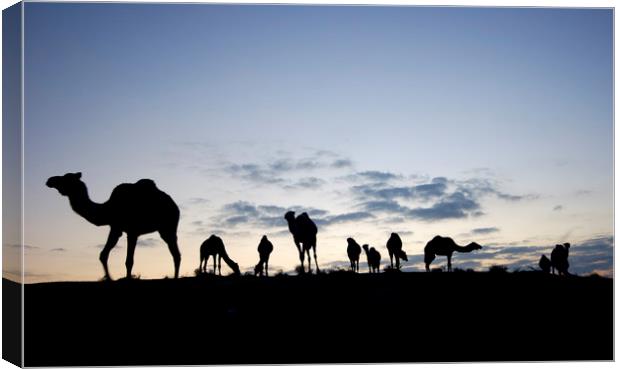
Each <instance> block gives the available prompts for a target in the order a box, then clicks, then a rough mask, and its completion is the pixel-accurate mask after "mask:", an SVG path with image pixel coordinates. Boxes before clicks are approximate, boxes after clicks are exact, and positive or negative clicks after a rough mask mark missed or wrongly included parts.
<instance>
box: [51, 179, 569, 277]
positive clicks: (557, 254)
mask: <svg viewBox="0 0 620 369" xmlns="http://www.w3.org/2000/svg"><path fill="white" fill-rule="evenodd" d="M81 178H82V173H80V172H77V173H67V174H65V175H62V176H55V177H50V178H49V179H48V180H47V182H46V185H47V186H48V187H50V188H55V189H56V190H57V191H58V192H59V193H60V194H61V195H63V196H67V197H68V198H69V203H70V205H71V208H72V209H73V210H74V211H75V212H76V213H77V214H79V215H80V216H82V217H83V218H84V219H86V220H87V221H89V222H90V223H92V224H94V225H96V226H103V225H107V226H110V233H109V235H108V239H107V241H106V243H105V246H104V247H103V249H102V250H101V253H100V255H99V260H100V261H101V263H102V265H103V269H104V272H105V277H104V278H105V279H108V280H110V279H111V278H110V274H109V271H108V257H109V255H110V251H111V250H112V249H113V248H114V246H116V243H117V242H118V239H119V238H120V237H121V235H122V234H123V232H124V233H126V235H127V258H126V261H125V267H126V269H127V278H131V276H132V274H131V270H132V268H133V256H134V252H135V248H136V243H137V241H138V237H139V236H140V235H143V234H147V233H151V232H159V235H160V236H161V238H162V240H164V242H165V243H166V244H167V245H168V249H169V250H170V253H171V254H172V259H173V261H174V277H175V278H178V276H179V267H180V264H181V253H180V252H179V247H178V244H177V227H178V224H179V216H180V212H179V208H178V206H177V205H176V203H175V202H174V200H172V198H171V197H170V196H169V195H168V194H166V193H165V192H163V191H161V190H159V189H158V188H157V186H156V185H155V182H153V181H152V180H150V179H141V180H139V181H137V182H136V183H123V184H120V185H118V186H116V187H115V188H114V190H113V191H112V194H111V195H110V198H109V199H108V201H106V202H104V203H101V204H99V203H95V202H93V201H92V200H91V199H90V198H89V196H88V189H87V187H86V184H85V183H84V182H82V180H81ZM284 219H286V221H287V223H288V228H289V231H290V233H291V234H292V236H293V241H294V242H295V246H296V247H297V251H298V252H299V259H300V262H301V268H300V271H301V272H302V273H305V266H304V259H305V257H306V256H307V258H308V271H309V272H311V271H312V270H311V259H310V250H311V249H312V252H313V255H314V262H315V265H316V271H317V272H318V271H319V263H318V260H317V256H316V246H317V242H316V235H317V232H318V229H317V227H316V224H315V223H314V222H313V221H312V220H311V219H310V217H309V216H308V214H307V213H302V214H300V215H298V216H297V217H296V216H295V213H294V212H292V211H289V212H287V213H286V214H285V215H284ZM402 247H403V243H402V241H401V239H400V237H399V236H398V234H396V233H392V234H391V235H390V238H389V239H388V241H387V243H386V248H387V251H388V255H389V257H390V268H391V269H396V270H399V269H400V261H401V260H404V261H408V259H407V254H406V253H405V252H404V251H403V249H402ZM481 248H482V246H480V245H479V244H477V243H475V242H472V243H470V244H468V245H467V246H459V245H457V244H456V243H455V242H454V241H453V240H452V239H451V238H450V237H441V236H435V237H434V238H433V239H432V240H430V241H429V242H428V243H427V244H426V246H425V247H424V264H425V269H426V271H427V272H428V271H430V264H431V263H432V262H433V260H435V257H436V256H438V255H439V256H446V257H447V259H448V271H451V270H452V254H453V253H454V252H472V251H475V250H480V249H481ZM569 248H570V244H568V243H565V244H563V245H556V247H555V248H554V249H553V251H552V252H551V258H550V259H549V258H547V257H546V256H545V255H543V256H542V257H541V258H540V262H539V266H540V268H541V269H542V270H543V271H544V272H546V273H550V272H551V273H554V274H555V271H557V273H558V274H559V275H568V274H569V273H568V267H569V263H568V251H569ZM362 249H363V250H364V252H365V253H366V257H367V261H368V271H369V273H378V272H379V268H380V265H381V254H380V253H379V251H377V250H376V249H375V248H374V247H369V246H368V245H366V244H365V245H363V246H361V247H360V245H359V244H358V243H357V242H356V241H355V240H354V239H353V238H348V239H347V255H348V257H349V260H350V262H351V270H353V271H354V272H358V271H359V258H360V255H361V253H362ZM272 251H273V244H272V243H271V242H270V241H269V240H268V239H267V236H263V237H262V238H261V240H260V243H259V245H258V253H259V257H260V260H259V262H258V264H257V265H256V267H255V268H254V272H255V275H263V273H264V274H265V275H269V274H268V273H269V256H270V254H271V252H272ZM209 257H213V272H214V273H215V270H216V267H217V269H218V272H219V274H220V275H221V261H222V259H224V262H225V263H226V264H227V265H228V266H229V267H230V268H231V269H232V270H233V272H234V273H235V274H237V275H238V274H240V269H239V265H238V264H237V263H235V262H234V261H233V260H232V259H231V258H230V257H229V256H228V253H227V252H226V248H225V246H224V242H223V241H222V239H221V238H220V237H218V236H216V235H211V236H210V237H209V238H208V239H206V240H205V241H204V242H203V243H202V245H201V246H200V266H199V269H198V271H199V272H202V273H206V271H207V262H208V260H209Z"/></svg>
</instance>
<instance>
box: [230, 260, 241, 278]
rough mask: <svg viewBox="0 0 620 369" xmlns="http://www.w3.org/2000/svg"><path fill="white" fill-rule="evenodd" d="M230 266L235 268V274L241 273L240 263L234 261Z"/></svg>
mask: <svg viewBox="0 0 620 369" xmlns="http://www.w3.org/2000/svg"><path fill="white" fill-rule="evenodd" d="M229 267H230V269H232V270H233V272H234V273H235V275H241V270H239V264H237V263H235V262H234V261H233V262H232V263H230V265H229Z"/></svg>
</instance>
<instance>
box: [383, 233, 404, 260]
mask: <svg viewBox="0 0 620 369" xmlns="http://www.w3.org/2000/svg"><path fill="white" fill-rule="evenodd" d="M386 247H387V249H388V254H389V255H390V266H391V267H392V268H394V260H393V259H394V258H396V269H400V259H403V260H404V261H409V259H407V254H406V253H405V252H404V251H403V241H402V240H401V239H400V236H399V235H398V234H397V233H392V234H391V235H390V238H389V239H388V241H387V244H386Z"/></svg>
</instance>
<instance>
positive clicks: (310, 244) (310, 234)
mask: <svg viewBox="0 0 620 369" xmlns="http://www.w3.org/2000/svg"><path fill="white" fill-rule="evenodd" d="M284 219H286V221H287V222H288V230H289V231H290V232H291V234H292V235H293V241H294V242H295V246H297V251H299V260H300V261H301V271H302V273H305V272H306V270H305V267H304V252H305V253H306V254H307V255H308V272H309V273H311V272H312V266H311V259H310V249H312V251H313V252H314V263H315V265H316V272H317V273H318V272H319V262H318V261H317V258H316V234H317V232H318V229H317V228H316V224H314V222H313V221H312V220H311V219H310V217H309V216H308V214H307V213H301V214H300V215H298V216H297V218H295V212H294V211H289V212H287V213H286V214H285V215H284Z"/></svg>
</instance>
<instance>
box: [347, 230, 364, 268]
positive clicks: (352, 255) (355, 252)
mask: <svg viewBox="0 0 620 369" xmlns="http://www.w3.org/2000/svg"><path fill="white" fill-rule="evenodd" d="M361 253H362V248H361V247H360V245H359V244H358V243H357V242H355V240H354V239H352V238H351V237H349V238H347V256H349V261H350V262H351V270H352V271H354V272H359V271H360V254H361Z"/></svg>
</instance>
